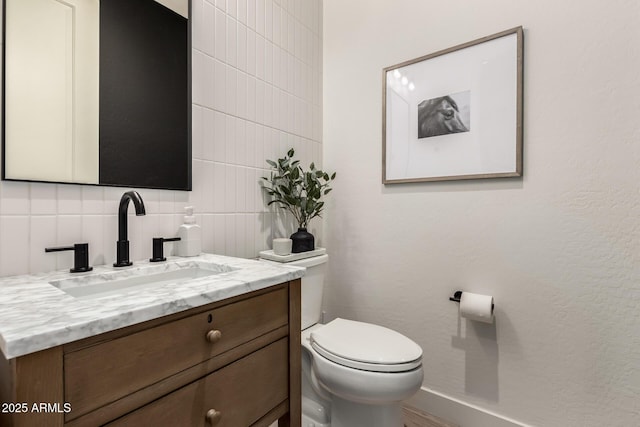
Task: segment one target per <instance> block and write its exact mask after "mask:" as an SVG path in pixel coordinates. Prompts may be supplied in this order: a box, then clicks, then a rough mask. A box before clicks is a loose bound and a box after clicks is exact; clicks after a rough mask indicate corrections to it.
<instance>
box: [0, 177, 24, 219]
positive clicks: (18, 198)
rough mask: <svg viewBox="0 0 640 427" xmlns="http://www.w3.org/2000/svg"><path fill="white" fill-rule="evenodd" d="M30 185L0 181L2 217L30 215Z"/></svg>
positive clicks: (0, 209) (0, 211) (0, 210)
mask: <svg viewBox="0 0 640 427" xmlns="http://www.w3.org/2000/svg"><path fill="white" fill-rule="evenodd" d="M29 210H30V204H29V183H27V182H13V181H0V215H28V214H29Z"/></svg>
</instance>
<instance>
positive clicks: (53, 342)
mask: <svg viewBox="0 0 640 427" xmlns="http://www.w3.org/2000/svg"><path fill="white" fill-rule="evenodd" d="M96 270H97V271H96V272H95V273H92V274H86V273H85V274H83V275H82V277H81V278H76V277H72V276H73V275H70V274H68V273H62V272H58V273H54V274H51V275H40V276H20V277H14V278H5V279H0V306H1V307H2V309H1V310H0V317H1V318H0V338H1V339H0V345H1V346H2V353H3V354H2V357H0V402H1V404H2V408H0V409H1V413H0V424H1V425H3V426H4V425H9V426H11V425H13V426H36V425H46V426H97V425H108V426H114V427H115V426H118V427H121V426H159V425H163V426H164V425H167V426H169V425H171V426H233V427H238V426H265V427H266V426H269V425H270V424H271V423H273V422H274V421H276V420H278V422H279V425H280V426H300V405H301V403H300V399H301V398H300V372H301V368H300V360H301V359H300V277H302V275H303V274H304V270H303V269H299V268H296V267H287V266H276V265H272V264H268V263H263V262H259V261H253V260H245V259H237V258H229V257H222V256H214V255H201V256H199V257H195V258H182V259H180V258H176V259H173V260H170V262H168V263H165V264H164V265H162V266H156V265H151V264H148V263H139V264H138V266H135V265H134V267H131V268H128V269H126V270H118V271H115V270H114V269H113V268H111V267H106V266H103V267H97V268H96ZM202 270H204V271H205V273H202ZM187 271H191V272H193V271H197V272H198V274H195V276H193V275H191V276H190V275H189V274H183V273H185V272H187ZM145 277H151V278H152V279H150V280H147V281H145V279H144V278H145ZM132 278H133V279H132ZM140 278H142V279H140ZM158 278H160V279H162V278H165V279H166V280H164V282H163V281H162V280H159V279H158ZM79 289H82V291H79ZM92 289H93V290H92Z"/></svg>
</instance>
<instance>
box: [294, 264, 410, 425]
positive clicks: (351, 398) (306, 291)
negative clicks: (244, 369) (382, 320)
mask: <svg viewBox="0 0 640 427" xmlns="http://www.w3.org/2000/svg"><path fill="white" fill-rule="evenodd" d="M328 259H329V257H328V256H327V255H326V254H325V255H320V256H316V257H312V258H306V259H303V260H300V261H294V262H289V263H287V265H296V266H302V267H306V268H307V273H306V274H305V276H304V277H303V278H302V347H303V351H302V413H303V418H302V426H303V427H402V426H403V423H402V413H401V402H402V401H403V400H405V399H407V398H409V397H411V396H412V395H413V394H414V393H415V392H417V391H418V389H419V388H420V386H421V385H422V378H423V370H422V349H421V348H420V346H418V345H417V344H416V343H415V342H413V341H412V340H410V339H409V338H407V337H405V336H404V335H401V334H399V333H398V332H395V331H392V330H391V329H388V328H384V327H382V326H378V325H372V324H369V323H363V322H356V321H353V320H346V319H340V318H338V319H335V320H332V321H331V322H329V323H327V324H324V325H323V324H320V323H318V322H319V321H320V315H321V304H322V292H323V287H324V276H325V274H324V270H325V267H326V263H327V261H328Z"/></svg>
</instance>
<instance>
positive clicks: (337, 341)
mask: <svg viewBox="0 0 640 427" xmlns="http://www.w3.org/2000/svg"><path fill="white" fill-rule="evenodd" d="M311 346H312V347H313V349H314V350H316V351H317V352H318V353H319V354H320V355H322V356H324V357H326V358H327V359H329V360H331V361H333V362H335V363H339V364H341V365H345V366H349V367H352V368H356V369H362V370H366V371H373V372H403V371H409V370H411V369H414V368H417V367H418V366H420V365H421V364H422V348H420V346H419V345H418V344H416V343H415V342H413V341H412V340H410V339H409V338H407V337H405V336H404V335H402V334H400V333H398V332H396V331H393V330H391V329H388V328H385V327H382V326H378V325H372V324H370V323H363V322H356V321H354V320H346V319H340V318H337V319H335V320H333V321H331V322H329V323H327V324H326V325H324V326H322V327H321V328H318V329H317V330H314V331H313V332H311Z"/></svg>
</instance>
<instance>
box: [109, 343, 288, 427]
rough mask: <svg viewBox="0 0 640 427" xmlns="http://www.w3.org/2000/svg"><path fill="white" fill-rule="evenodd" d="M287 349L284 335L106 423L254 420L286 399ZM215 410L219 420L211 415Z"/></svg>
mask: <svg viewBox="0 0 640 427" xmlns="http://www.w3.org/2000/svg"><path fill="white" fill-rule="evenodd" d="M288 352H289V348H288V342H287V339H286V338H282V339H280V340H279V341H276V342H274V343H272V344H270V345H268V346H266V347H264V348H263V349H261V350H258V351H256V352H255V353H251V354H250V355H248V356H245V357H244V358H242V359H240V360H238V361H236V362H234V363H232V364H230V365H228V366H226V367H224V368H222V369H220V370H218V371H215V372H213V373H212V374H209V375H207V376H206V377H204V378H202V379H201V380H199V381H196V382H194V383H191V384H189V385H187V386H185V387H182V388H181V389H179V390H176V391H174V392H173V393H171V394H168V395H167V396H165V397H163V398H161V399H158V400H156V401H155V402H153V403H150V404H148V405H146V406H144V407H142V408H140V409H138V410H136V411H134V412H132V413H130V414H128V415H125V416H124V417H122V418H119V419H117V420H116V421H114V422H112V423H110V424H107V426H109V427H143V426H149V427H151V426H153V427H157V426H193V427H199V426H202V427H205V426H208V427H210V426H215V427H225V426H226V427H239V426H250V425H252V424H253V423H255V422H256V421H258V420H259V419H260V418H261V417H262V416H263V415H264V414H266V413H267V412H269V411H270V410H271V409H273V408H275V407H276V406H277V405H278V404H280V403H281V402H283V401H285V400H286V399H287V395H288V384H289V382H288V372H289V367H288V354H289V353H288ZM211 410H215V411H217V412H219V421H217V422H208V421H207V412H209V411H211Z"/></svg>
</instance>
